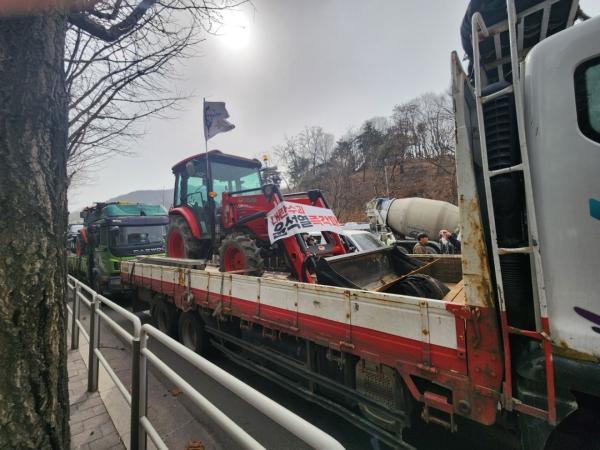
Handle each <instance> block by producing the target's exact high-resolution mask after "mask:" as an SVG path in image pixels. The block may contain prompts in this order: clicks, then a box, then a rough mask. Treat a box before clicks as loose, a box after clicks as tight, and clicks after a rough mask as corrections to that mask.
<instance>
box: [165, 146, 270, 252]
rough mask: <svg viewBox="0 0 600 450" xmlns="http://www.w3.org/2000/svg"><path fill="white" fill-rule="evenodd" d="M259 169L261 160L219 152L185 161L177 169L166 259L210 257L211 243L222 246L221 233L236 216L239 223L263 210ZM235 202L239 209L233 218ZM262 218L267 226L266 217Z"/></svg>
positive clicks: (175, 170)
mask: <svg viewBox="0 0 600 450" xmlns="http://www.w3.org/2000/svg"><path fill="white" fill-rule="evenodd" d="M260 169H261V163H260V161H258V160H257V159H249V158H243V157H239V156H235V155H226V154H224V153H222V152H220V151H219V150H212V151H210V152H207V153H202V154H199V155H195V156H192V157H190V158H186V159H184V160H183V161H180V162H179V163H177V164H176V165H175V166H173V174H174V175H175V190H174V201H173V208H172V209H171V210H170V211H169V216H170V227H169V233H168V236H167V254H168V255H169V256H172V257H177V258H191V259H196V258H200V259H206V258H209V257H210V256H211V254H212V251H213V242H217V241H219V237H220V235H221V234H222V232H223V229H224V228H229V227H230V226H231V225H232V221H233V220H234V216H235V219H239V218H240V215H241V216H247V215H249V214H252V213H255V212H257V211H264V209H265V207H267V206H268V205H266V201H265V200H264V195H263V193H262V181H261V176H260ZM241 200H243V201H241ZM232 203H233V204H235V205H236V206H238V207H237V208H235V209H236V212H235V213H233V212H232ZM242 203H243V204H242ZM268 209H270V207H269V208H268ZM261 217H263V220H262V221H263V222H264V215H263V216H261ZM261 224H262V223H261ZM259 228H260V226H259ZM265 233H266V229H265Z"/></svg>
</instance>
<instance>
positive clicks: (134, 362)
mask: <svg viewBox="0 0 600 450" xmlns="http://www.w3.org/2000/svg"><path fill="white" fill-rule="evenodd" d="M129 448H131V449H140V448H144V449H145V448H146V446H144V447H141V446H140V337H139V336H137V337H134V338H133V340H132V341H131V436H130V445H129Z"/></svg>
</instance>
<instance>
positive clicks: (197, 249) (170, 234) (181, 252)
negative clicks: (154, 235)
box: [167, 216, 203, 259]
mask: <svg viewBox="0 0 600 450" xmlns="http://www.w3.org/2000/svg"><path fill="white" fill-rule="evenodd" d="M167 256H170V257H172V258H187V259H200V258H202V257H203V255H202V241H200V240H199V239H196V238H195V237H194V235H192V231H191V230H190V227H189V225H188V223H187V222H186V220H185V219H184V218H183V217H181V216H171V217H170V218H169V230H168V231H167Z"/></svg>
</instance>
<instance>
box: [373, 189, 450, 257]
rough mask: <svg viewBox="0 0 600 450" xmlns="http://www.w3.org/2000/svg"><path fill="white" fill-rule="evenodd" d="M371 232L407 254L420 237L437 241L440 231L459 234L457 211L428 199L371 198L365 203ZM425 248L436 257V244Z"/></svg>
mask: <svg viewBox="0 0 600 450" xmlns="http://www.w3.org/2000/svg"><path fill="white" fill-rule="evenodd" d="M366 209H367V217H368V218H369V225H370V227H371V232H372V233H374V234H376V235H377V236H378V237H379V239H380V240H382V241H383V242H385V243H386V244H391V243H395V244H396V245H399V246H401V247H402V248H404V249H406V250H407V251H408V252H410V251H411V250H412V248H413V246H414V245H415V242H416V237H417V235H418V234H419V233H426V234H427V235H429V237H430V238H431V239H432V241H433V240H437V236H438V233H439V231H440V230H442V229H446V230H449V231H450V232H456V233H457V234H458V231H457V230H458V207H457V206H455V205H453V204H451V203H448V202H444V201H441V200H432V199H429V198H419V197H407V198H374V199H373V200H371V201H369V202H368V203H367V208H366ZM432 241H430V242H429V244H428V245H430V246H431V247H433V248H434V249H435V250H436V251H437V252H438V253H439V250H440V249H439V246H438V245H437V243H436V242H432Z"/></svg>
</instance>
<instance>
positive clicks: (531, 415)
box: [121, 0, 600, 450]
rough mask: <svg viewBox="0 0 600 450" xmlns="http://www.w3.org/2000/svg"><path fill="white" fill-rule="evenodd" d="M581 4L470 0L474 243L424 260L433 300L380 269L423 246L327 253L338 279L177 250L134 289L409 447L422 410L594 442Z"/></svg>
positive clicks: (597, 79) (435, 416) (597, 64)
mask: <svg viewBox="0 0 600 450" xmlns="http://www.w3.org/2000/svg"><path fill="white" fill-rule="evenodd" d="M577 12H578V1H577V0H545V1H541V0H523V1H518V2H517V7H515V2H514V0H507V2H506V6H505V5H504V3H503V2H499V1H497V0H494V1H487V2H486V1H473V2H471V4H470V6H469V9H468V11H467V14H466V16H465V21H464V25H463V31H464V33H463V37H464V39H465V42H466V44H467V45H465V47H466V50H467V53H468V54H469V56H470V60H471V67H470V69H469V73H465V71H464V70H463V68H462V66H461V63H460V60H459V57H458V54H457V53H453V54H452V95H453V98H454V106H455V113H456V144H457V148H456V159H457V182H458V194H459V208H460V228H461V233H462V255H460V256H458V255H448V256H424V257H422V260H421V262H420V263H419V264H416V263H414V264H413V263H411V264H413V269H412V270H410V272H409V274H410V275H411V276H413V277H415V278H414V280H415V283H416V282H417V280H418V276H420V275H423V274H428V275H431V276H432V277H434V278H435V279H437V280H439V281H441V282H443V283H439V285H438V286H437V287H436V286H434V285H432V284H429V285H428V289H429V291H428V293H427V294H419V295H415V294H413V295H406V294H402V295H400V294H396V293H394V289H393V286H392V284H393V283H390V282H389V280H386V279H384V278H381V277H379V274H381V273H390V271H389V270H386V269H385V267H383V265H384V264H391V265H396V264H401V263H406V262H407V261H409V259H402V258H404V257H402V258H400V259H397V258H395V257H390V258H381V254H382V252H381V251H373V252H366V253H361V254H358V255H359V257H360V259H359V260H360V264H354V263H352V261H353V260H352V258H350V259H348V258H343V259H341V260H340V261H342V265H336V264H337V263H336V258H339V257H337V256H334V257H331V258H327V259H328V261H327V263H328V264H331V266H332V267H335V268H336V271H337V275H338V278H337V279H336V280H335V281H336V282H337V286H331V285H323V283H322V282H321V281H322V280H321V279H319V284H314V283H312V284H311V283H305V282H300V281H293V280H289V279H288V277H287V276H282V277H275V276H273V277H269V276H263V277H258V276H247V275H243V274H240V273H236V272H235V271H234V272H232V273H223V272H219V271H216V270H212V271H211V270H207V269H205V268H203V267H204V266H203V263H202V261H197V260H184V259H178V258H147V259H145V260H138V261H125V262H123V263H122V264H121V276H122V280H123V283H125V284H128V285H130V286H131V287H132V288H134V289H135V290H136V292H137V296H138V300H140V301H142V302H146V303H147V304H148V305H149V306H150V309H151V312H152V316H153V317H154V320H155V321H156V323H157V324H158V326H159V327H160V328H161V329H162V330H163V331H166V332H169V333H171V334H172V335H174V336H175V335H178V336H179V339H180V340H181V341H182V342H183V343H184V344H185V345H187V346H189V347H190V348H193V349H194V350H196V351H199V352H205V351H206V350H207V349H208V348H209V347H211V346H212V347H214V348H217V349H219V350H220V351H222V352H223V353H224V354H225V355H226V356H228V357H229V358H231V359H232V360H234V361H236V362H238V363H239V364H242V365H244V366H246V367H248V368H250V369H252V370H254V371H255V372H256V373H258V374H260V375H261V376H264V377H266V378H269V379H270V380H272V381H274V382H275V383H278V384H280V385H282V386H284V387H286V388H289V389H290V390H291V391H293V392H295V393H297V394H298V395H300V396H302V397H304V398H306V399H308V400H310V401H313V402H315V403H318V404H319V405H321V406H323V407H325V408H327V409H329V410H331V411H334V412H336V413H338V414H340V416H341V417H343V418H344V419H346V420H348V421H350V422H352V423H353V424H355V425H356V426H357V427H360V428H362V429H363V430H366V431H367V432H369V433H371V434H372V435H374V436H376V437H377V438H378V439H380V440H381V441H383V442H385V443H387V444H388V445H391V446H393V447H395V448H411V446H410V445H408V444H407V443H406V442H405V440H404V439H403V434H402V432H403V430H404V429H405V428H406V427H410V426H411V424H414V421H416V420H424V421H425V422H427V423H430V424H433V425H439V426H442V427H445V428H447V429H448V430H450V431H452V432H464V431H463V430H465V429H471V430H472V429H473V425H478V426H480V429H481V430H482V431H483V432H485V433H486V434H490V435H493V436H494V437H495V439H496V440H497V441H498V442H501V443H502V444H501V447H502V448H514V447H515V446H518V447H520V448H522V449H524V450H541V449H544V448H546V449H562V448H579V449H598V448H599V445H600V362H599V361H600V297H599V295H598V291H597V284H598V279H599V278H600V277H599V275H600V271H599V264H598V255H599V254H600V240H599V239H590V236H598V231H599V230H600V220H599V218H600V212H599V202H598V200H600V177H599V176H598V172H599V170H600V39H599V37H600V18H595V19H591V20H587V21H585V22H582V23H575V22H576V15H577ZM410 261H412V260H410ZM318 263H319V262H318V261H317V264H318ZM461 272H462V273H461ZM345 275H348V277H347V278H345ZM355 275H358V276H359V278H360V279H361V280H362V285H361V286H360V288H355V287H354V288H353V287H352V286H351V285H345V284H344V280H347V279H353V278H354V276H355ZM419 292H422V291H419ZM315 421H318V419H317V418H315ZM467 422H470V424H471V426H468V425H467Z"/></svg>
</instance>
